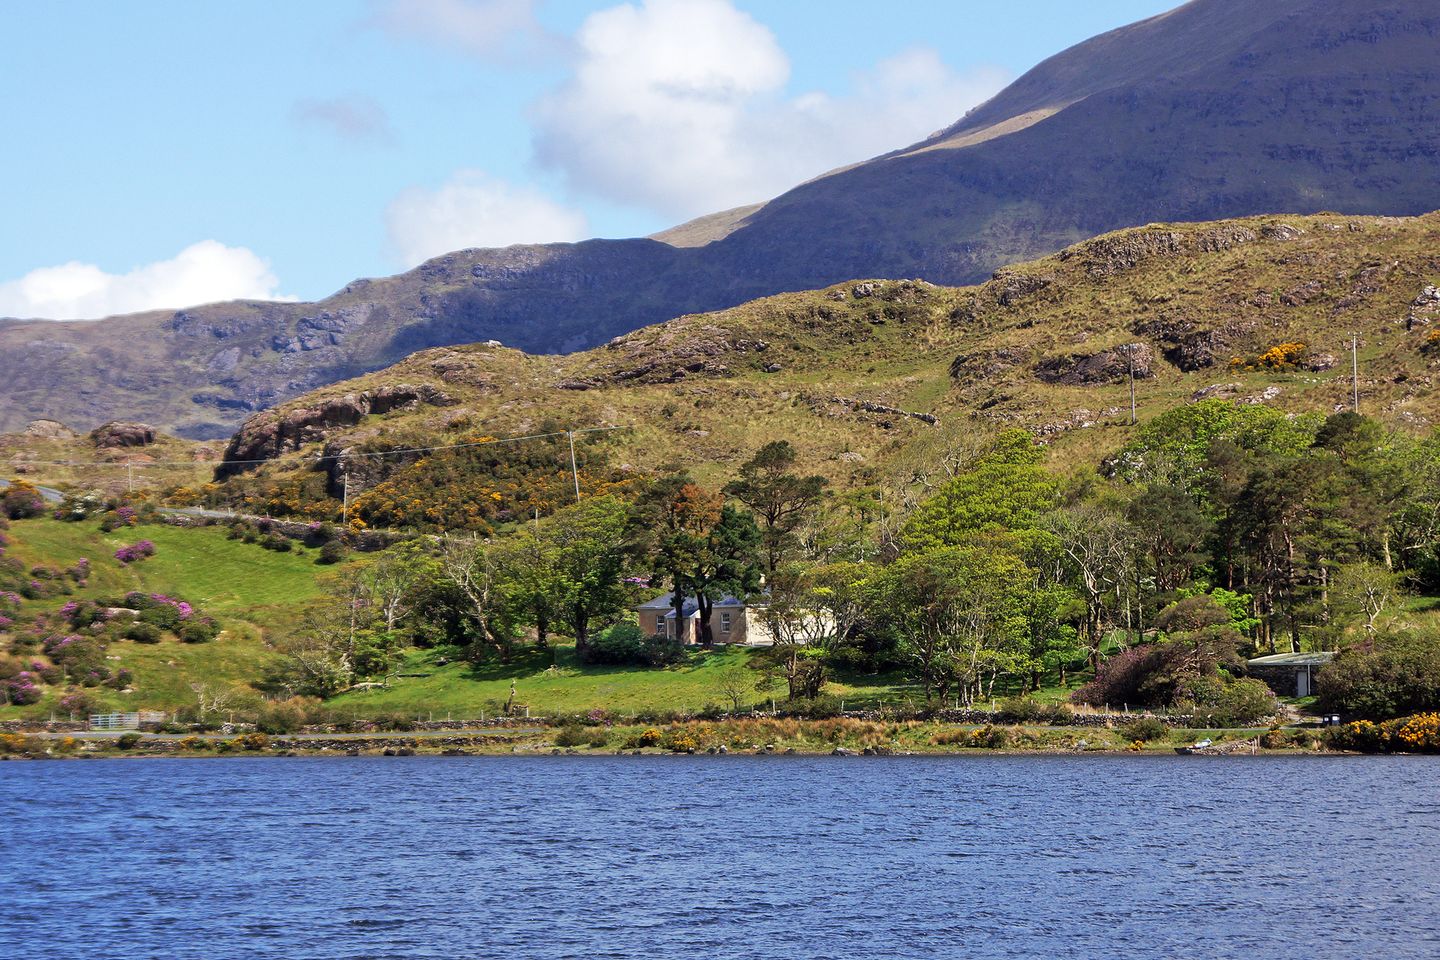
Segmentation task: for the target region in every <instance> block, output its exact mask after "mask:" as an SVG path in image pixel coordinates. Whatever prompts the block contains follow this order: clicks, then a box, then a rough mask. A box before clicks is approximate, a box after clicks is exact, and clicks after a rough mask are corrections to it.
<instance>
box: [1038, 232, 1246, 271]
mask: <svg viewBox="0 0 1440 960" xmlns="http://www.w3.org/2000/svg"><path fill="white" fill-rule="evenodd" d="M1258 239H1259V235H1258V234H1257V233H1256V232H1255V231H1254V230H1252V229H1250V228H1249V227H1246V226H1243V225H1240V224H1222V225H1220V226H1217V227H1213V228H1211V229H1208V230H1198V231H1183V230H1132V231H1129V232H1126V233H1121V234H1115V235H1112V236H1108V237H1100V238H1099V239H1096V240H1091V241H1088V242H1086V243H1082V244H1080V245H1079V246H1076V247H1071V248H1070V249H1068V250H1066V251H1064V252H1062V253H1061V254H1060V258H1061V259H1062V260H1069V259H1073V258H1075V257H1079V258H1080V259H1081V261H1082V262H1083V263H1084V264H1085V269H1086V270H1087V271H1088V272H1089V274H1090V275H1091V276H1092V277H1107V276H1110V275H1112V274H1116V273H1119V272H1121V271H1123V270H1130V269H1132V268H1134V267H1137V266H1139V265H1140V264H1141V263H1144V262H1145V261H1147V260H1152V259H1154V258H1156V257H1180V256H1184V255H1187V254H1196V253H1218V252H1220V251H1222V250H1229V249H1230V248H1232V247H1236V246H1239V245H1241V244H1245V243H1254V242H1255V241H1256V240H1258Z"/></svg>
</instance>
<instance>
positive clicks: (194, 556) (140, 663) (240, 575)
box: [0, 519, 326, 718]
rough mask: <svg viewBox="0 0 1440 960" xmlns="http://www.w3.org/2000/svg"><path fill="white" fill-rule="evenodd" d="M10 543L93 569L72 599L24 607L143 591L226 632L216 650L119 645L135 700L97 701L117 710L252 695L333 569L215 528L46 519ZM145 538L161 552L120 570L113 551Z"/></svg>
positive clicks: (5, 709) (19, 710)
mask: <svg viewBox="0 0 1440 960" xmlns="http://www.w3.org/2000/svg"><path fill="white" fill-rule="evenodd" d="M9 535H10V540H11V554H12V555H13V556H15V557H17V558H19V559H20V560H22V561H24V562H25V563H26V565H27V566H29V565H34V564H48V565H50V566H54V567H62V568H63V567H68V566H71V565H73V564H74V563H75V562H76V561H77V560H79V559H80V558H81V557H86V558H88V559H89V560H90V564H91V571H92V572H91V577H90V581H89V583H88V585H87V586H86V587H84V588H81V589H78V590H77V591H76V592H75V594H74V596H73V597H70V598H57V599H54V600H46V601H32V602H30V603H29V604H27V609H41V610H45V609H54V608H56V607H58V606H59V605H60V604H61V603H62V602H63V601H64V599H98V598H113V597H119V596H121V595H123V594H124V593H126V592H128V591H130V590H142V591H144V592H146V593H164V594H168V595H170V596H174V597H178V598H180V599H183V600H186V601H188V602H190V603H191V604H193V605H194V606H195V607H196V608H197V609H199V610H200V611H201V612H202V613H204V614H208V615H211V616H214V617H215V618H216V619H218V620H219V621H220V622H221V623H222V625H223V626H224V628H225V630H224V632H223V633H222V634H221V635H220V636H219V637H218V638H217V639H216V640H214V641H212V642H211V643H204V644H185V643H180V642H178V641H175V640H165V641H163V642H161V643H158V644H140V643H132V642H129V641H121V642H117V643H114V644H112V645H111V647H110V650H109V656H110V657H112V658H114V659H113V661H112V666H113V668H114V669H122V668H123V669H127V670H130V671H131V672H132V673H133V674H134V682H133V684H132V687H133V690H134V692H133V693H128V694H127V693H122V692H119V691H114V690H110V689H108V688H105V687H97V688H94V689H93V691H92V693H93V694H94V695H95V697H96V699H97V700H98V701H100V703H101V704H102V705H103V706H104V707H106V708H110V709H117V710H119V709H126V710H134V709H141V708H144V709H159V710H174V709H176V708H177V707H182V706H186V705H189V704H191V703H193V702H194V700H195V694H194V692H193V691H192V690H191V689H190V684H191V683H192V682H204V683H207V684H210V685H212V686H218V687H221V688H225V687H231V686H234V687H239V688H242V689H243V688H246V687H248V686H249V684H250V683H252V682H254V681H256V680H258V679H259V678H260V677H261V676H263V674H264V672H265V669H266V667H267V665H268V664H269V663H271V662H272V661H273V659H274V656H275V654H274V653H273V652H272V651H271V650H270V648H269V647H268V646H267V645H266V643H265V637H266V635H267V634H268V632H269V631H271V630H273V629H275V628H276V627H278V626H279V625H281V624H283V623H284V622H285V620H286V618H287V617H289V616H290V615H291V614H292V612H293V609H294V606H295V605H296V604H298V603H301V602H303V601H305V600H307V599H309V598H310V597H313V596H315V595H316V594H317V593H318V591H319V585H318V578H319V577H320V576H321V575H323V573H324V571H325V570H326V568H325V567H322V566H318V565H317V564H316V563H315V556H316V554H315V552H314V551H297V552H291V553H275V552H273V551H269V550H264V549H261V548H260V547H258V546H255V545H252V544H245V543H241V542H240V541H238V540H228V539H226V536H225V531H224V530H222V529H218V528H201V529H186V528H181V527H169V526H160V525H154V526H143V527H136V528H130V529H126V530H120V531H116V532H114V533H109V534H106V533H101V532H100V531H99V529H98V528H97V527H96V525H95V524H93V523H60V522H58V521H54V520H48V519H45V520H25V521H21V522H17V523H14V524H12V526H11V529H10V531H9ZM141 539H146V540H150V541H152V542H153V543H154V544H155V556H153V557H151V558H149V559H147V560H144V561H142V562H140V563H135V564H132V565H130V566H128V567H126V566H121V565H120V563H119V562H118V561H116V560H115V559H114V557H113V554H114V552H115V550H116V549H117V548H118V547H120V546H122V545H124V544H129V543H134V542H135V541H137V540H141ZM52 700H53V694H52V695H50V696H47V697H46V699H44V700H42V701H41V702H40V703H38V704H35V705H33V706H29V707H9V706H0V718H5V717H11V716H43V715H46V714H48V713H49V711H50V710H51V708H52V707H53V704H52V702H51V701H52Z"/></svg>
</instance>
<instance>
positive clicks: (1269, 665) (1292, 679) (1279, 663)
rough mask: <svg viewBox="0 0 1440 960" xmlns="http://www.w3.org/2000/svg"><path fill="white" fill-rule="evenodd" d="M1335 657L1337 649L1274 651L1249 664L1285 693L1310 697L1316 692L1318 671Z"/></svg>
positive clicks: (1268, 683) (1257, 675) (1254, 673)
mask: <svg viewBox="0 0 1440 960" xmlns="http://www.w3.org/2000/svg"><path fill="white" fill-rule="evenodd" d="M1333 659H1335V654H1333V653H1324V652H1321V653H1274V654H1271V655H1270V656H1268V657H1256V658H1255V659H1254V660H1251V661H1249V662H1248V663H1247V664H1246V666H1247V667H1249V669H1250V675H1251V676H1252V677H1255V678H1256V679H1257V680H1262V681H1264V682H1265V685H1266V686H1268V687H1269V688H1270V689H1271V690H1274V691H1275V694H1276V695H1277V696H1281V697H1308V696H1311V695H1312V694H1314V692H1315V674H1316V672H1317V671H1318V670H1319V669H1320V668H1321V667H1323V666H1325V664H1327V663H1329V662H1330V661H1331V660H1333Z"/></svg>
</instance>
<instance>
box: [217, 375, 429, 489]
mask: <svg viewBox="0 0 1440 960" xmlns="http://www.w3.org/2000/svg"><path fill="white" fill-rule="evenodd" d="M453 402H454V401H453V400H451V399H450V397H449V396H448V395H446V394H445V393H443V392H441V391H439V390H436V389H435V388H434V387H431V386H429V385H428V384H421V385H420V386H412V385H409V384H400V385H397V386H393V387H382V388H380V389H378V390H371V391H365V392H364V393H358V394H346V395H345V396H341V397H326V398H324V399H322V400H320V401H319V402H317V403H316V404H314V405H313V406H309V407H300V408H298V409H289V410H284V411H277V412H275V413H263V414H259V415H257V416H254V417H251V418H250V419H249V420H246V421H245V425H244V426H242V427H241V428H240V432H239V433H237V434H235V436H234V437H232V438H231V439H230V443H229V445H227V446H226V448H225V456H224V460H223V462H222V463H221V464H220V466H219V467H218V468H217V469H216V471H215V475H216V477H217V478H218V479H223V478H225V477H228V476H232V475H234V474H237V473H243V472H244V471H245V470H248V469H251V468H252V467H254V466H256V465H257V464H258V463H259V462H262V461H265V460H271V459H274V458H275V457H278V456H280V455H281V454H283V453H289V452H291V451H294V450H299V449H300V447H301V446H303V445H304V444H307V443H313V442H315V441H318V440H323V439H325V437H326V436H327V435H328V434H329V433H330V431H331V430H333V429H335V428H336V427H349V426H354V425H355V424H357V423H359V422H360V421H361V420H362V419H363V418H364V417H366V416H367V415H369V414H372V413H375V414H379V413H388V412H389V411H391V410H397V409H400V408H402V407H409V406H414V405H416V404H419V403H427V404H430V405H431V406H437V407H443V406H449V405H450V404H452V403H453Z"/></svg>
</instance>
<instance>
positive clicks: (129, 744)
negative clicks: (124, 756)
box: [115, 733, 143, 750]
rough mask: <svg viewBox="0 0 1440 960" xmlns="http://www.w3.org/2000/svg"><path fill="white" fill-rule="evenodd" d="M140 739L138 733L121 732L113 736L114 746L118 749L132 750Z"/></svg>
mask: <svg viewBox="0 0 1440 960" xmlns="http://www.w3.org/2000/svg"><path fill="white" fill-rule="evenodd" d="M142 739H143V738H142V737H141V736H140V734H138V733H122V734H120V736H118V737H116V738H115V746H116V747H117V748H118V749H120V750H133V749H135V747H136V746H138V745H139V743H140V741H141V740H142Z"/></svg>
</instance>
